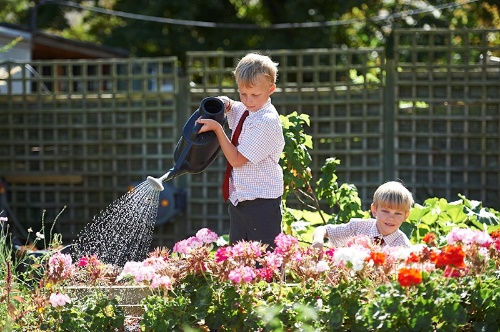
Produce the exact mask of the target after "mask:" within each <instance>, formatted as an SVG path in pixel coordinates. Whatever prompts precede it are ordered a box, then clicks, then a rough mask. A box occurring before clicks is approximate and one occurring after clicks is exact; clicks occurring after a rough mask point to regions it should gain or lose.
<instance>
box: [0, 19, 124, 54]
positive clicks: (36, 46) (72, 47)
mask: <svg viewBox="0 0 500 332" xmlns="http://www.w3.org/2000/svg"><path fill="white" fill-rule="evenodd" d="M0 27H4V28H6V30H8V31H9V35H11V36H12V35H13V34H15V33H17V32H18V34H19V35H20V36H23V37H25V36H27V35H30V36H31V40H32V49H31V53H32V54H31V57H32V59H33V60H51V59H98V58H126V57H128V56H129V55H130V52H129V51H127V50H125V49H121V48H114V47H108V46H102V45H97V44H93V43H87V42H80V41H76V40H71V39H67V38H63V37H59V36H56V35H52V34H49V33H46V32H42V31H38V30H37V31H34V32H31V31H30V30H29V29H28V28H26V27H23V26H21V25H16V24H10V23H0ZM6 30H4V31H6ZM14 38H15V37H14Z"/></svg>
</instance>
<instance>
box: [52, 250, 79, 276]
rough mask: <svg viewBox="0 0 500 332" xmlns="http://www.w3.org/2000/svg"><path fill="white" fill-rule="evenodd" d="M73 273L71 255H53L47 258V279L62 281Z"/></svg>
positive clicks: (58, 253)
mask: <svg viewBox="0 0 500 332" xmlns="http://www.w3.org/2000/svg"><path fill="white" fill-rule="evenodd" d="M73 272H74V269H73V261H72V259H71V255H69V254H62V253H60V252H57V253H55V254H54V255H52V256H51V257H50V258H49V278H51V279H52V280H55V281H59V280H64V279H67V278H69V277H71V276H72V274H73Z"/></svg>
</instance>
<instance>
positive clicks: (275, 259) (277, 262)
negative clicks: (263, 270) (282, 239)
mask: <svg viewBox="0 0 500 332" xmlns="http://www.w3.org/2000/svg"><path fill="white" fill-rule="evenodd" d="M264 260H265V261H266V265H267V266H268V267H269V268H272V269H278V268H279V267H281V265H282V264H283V256H281V255H280V254H278V253H275V252H267V253H266V256H265V257H264Z"/></svg>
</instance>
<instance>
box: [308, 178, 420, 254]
mask: <svg viewBox="0 0 500 332" xmlns="http://www.w3.org/2000/svg"><path fill="white" fill-rule="evenodd" d="M413 203H414V201H413V197H412V194H411V192H410V191H409V190H408V189H406V188H405V186H403V184H402V183H400V182H397V181H389V182H386V183H384V184H382V185H381V186H379V187H378V188H377V190H376V191H375V193H374V195H373V202H372V204H371V212H372V215H373V217H374V218H370V219H358V218H354V219H351V220H350V221H349V222H348V223H346V224H340V225H331V224H329V225H325V226H319V227H317V228H316V229H315V230H314V232H313V243H312V246H313V247H314V248H318V249H322V248H323V241H324V239H325V238H328V239H329V241H330V243H331V244H332V245H333V246H335V247H342V246H345V245H346V244H347V242H348V241H349V239H351V238H352V237H355V236H358V235H367V236H369V237H370V238H372V239H373V242H374V243H375V244H380V245H382V246H391V247H397V246H402V247H409V246H411V243H410V240H409V239H408V237H407V236H406V235H405V234H404V233H403V232H402V231H401V230H400V229H399V228H400V227H401V224H402V223H403V222H404V221H406V219H407V218H408V216H409V215H410V209H411V207H412V205H413Z"/></svg>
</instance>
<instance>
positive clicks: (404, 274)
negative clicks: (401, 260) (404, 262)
mask: <svg viewBox="0 0 500 332" xmlns="http://www.w3.org/2000/svg"><path fill="white" fill-rule="evenodd" d="M398 281H399V284H400V285H401V286H403V287H409V286H413V285H418V284H419V283H421V282H422V271H420V270H418V269H414V268H407V267H403V268H401V270H399V273H398Z"/></svg>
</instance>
